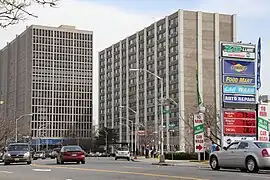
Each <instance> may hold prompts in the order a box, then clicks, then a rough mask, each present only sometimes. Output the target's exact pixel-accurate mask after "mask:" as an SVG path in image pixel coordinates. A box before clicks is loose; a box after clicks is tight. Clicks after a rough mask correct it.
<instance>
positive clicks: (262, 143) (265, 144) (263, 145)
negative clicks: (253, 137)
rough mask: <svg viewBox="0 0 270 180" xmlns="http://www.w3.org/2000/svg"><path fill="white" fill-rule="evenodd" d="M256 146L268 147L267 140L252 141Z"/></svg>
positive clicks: (269, 144) (269, 145)
mask: <svg viewBox="0 0 270 180" xmlns="http://www.w3.org/2000/svg"><path fill="white" fill-rule="evenodd" d="M254 144H255V145H256V146H257V147H258V148H270V143H269V142H254Z"/></svg>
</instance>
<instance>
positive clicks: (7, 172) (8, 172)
mask: <svg viewBox="0 0 270 180" xmlns="http://www.w3.org/2000/svg"><path fill="white" fill-rule="evenodd" d="M0 173H6V174H12V173H13V172H10V171H0Z"/></svg>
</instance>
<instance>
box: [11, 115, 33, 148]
mask: <svg viewBox="0 0 270 180" xmlns="http://www.w3.org/2000/svg"><path fill="white" fill-rule="evenodd" d="M24 116H32V114H24V115H21V116H20V117H18V118H17V119H16V120H15V124H16V127H15V135H16V137H15V141H16V143H17V142H18V121H19V120H20V119H21V118H22V117H24Z"/></svg>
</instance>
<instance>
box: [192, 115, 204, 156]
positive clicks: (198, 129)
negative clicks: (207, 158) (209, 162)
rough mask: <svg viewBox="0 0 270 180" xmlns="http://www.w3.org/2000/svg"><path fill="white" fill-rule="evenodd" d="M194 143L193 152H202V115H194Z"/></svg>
mask: <svg viewBox="0 0 270 180" xmlns="http://www.w3.org/2000/svg"><path fill="white" fill-rule="evenodd" d="M194 141H195V152H196V153H200V152H204V144H205V142H204V116H203V114H201V113H200V114H194Z"/></svg>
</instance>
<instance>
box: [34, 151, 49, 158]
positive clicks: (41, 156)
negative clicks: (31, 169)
mask: <svg viewBox="0 0 270 180" xmlns="http://www.w3.org/2000/svg"><path fill="white" fill-rule="evenodd" d="M37 159H46V156H45V152H44V151H38V152H35V153H34V155H33V160H37Z"/></svg>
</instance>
